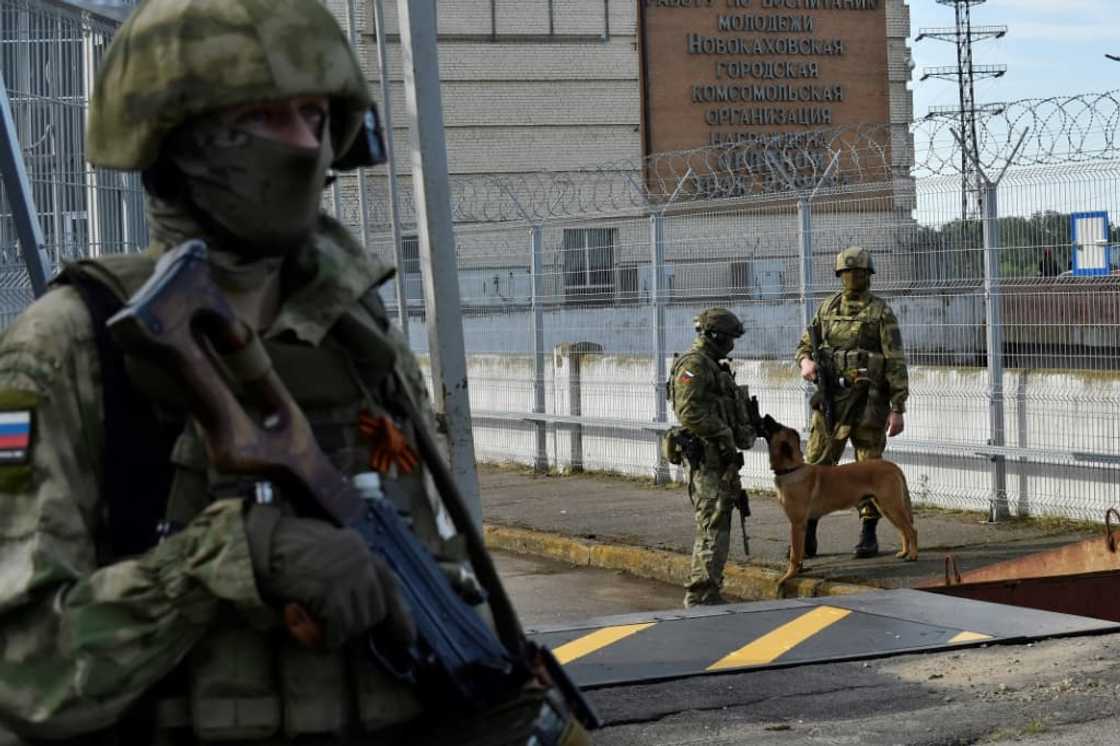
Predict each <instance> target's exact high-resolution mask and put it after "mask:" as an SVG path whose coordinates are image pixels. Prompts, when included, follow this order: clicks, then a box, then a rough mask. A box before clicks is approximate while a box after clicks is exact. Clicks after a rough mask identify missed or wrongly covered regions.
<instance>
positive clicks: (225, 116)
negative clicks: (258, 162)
mask: <svg viewBox="0 0 1120 746" xmlns="http://www.w3.org/2000/svg"><path fill="white" fill-rule="evenodd" d="M327 107H328V101H327V98H326V96H298V97H296V98H289V99H284V100H283V101H267V102H263V103H255V104H245V105H242V106H232V107H230V108H228V109H225V110H223V111H222V112H221V113H220V115H219V116H220V118H221V121H222V124H224V125H225V126H227V127H229V128H230V129H236V130H241V131H242V132H246V133H248V134H250V135H255V136H256V137H261V138H264V139H266V140H272V141H274V142H279V143H284V144H285V145H291V146H292V147H296V148H311V149H315V150H317V149H318V148H319V143H320V142H321V141H322V137H323V125H324V124H325V123H326V121H327Z"/></svg>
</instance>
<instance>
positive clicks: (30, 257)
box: [0, 74, 50, 298]
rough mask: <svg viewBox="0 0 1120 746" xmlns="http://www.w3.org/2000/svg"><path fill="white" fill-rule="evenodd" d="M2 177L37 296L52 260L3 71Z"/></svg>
mask: <svg viewBox="0 0 1120 746" xmlns="http://www.w3.org/2000/svg"><path fill="white" fill-rule="evenodd" d="M0 176H2V177H3V180H4V191H5V192H7V194H8V206H9V208H10V209H11V211H12V220H13V222H14V223H15V226H16V233H17V234H18V235H19V248H20V252H21V253H22V254H23V263H24V264H25V265H26V266H27V275H28V277H29V278H30V279H31V291H32V292H33V293H34V294H35V297H36V298H38V297H39V296H41V295H42V294H43V293H45V292H47V268H48V267H49V266H50V262H49V260H48V259H47V254H46V251H44V241H43V229H42V227H40V225H39V213H38V212H36V210H35V200H34V198H33V196H32V194H31V181H30V180H29V179H28V178H27V167H26V166H25V164H24V162H23V150H22V148H21V147H20V144H19V136H18V135H17V133H16V124H15V120H14V119H13V118H12V104H11V101H10V100H9V99H8V86H7V84H6V83H5V82H4V78H3V75H2V74H0Z"/></svg>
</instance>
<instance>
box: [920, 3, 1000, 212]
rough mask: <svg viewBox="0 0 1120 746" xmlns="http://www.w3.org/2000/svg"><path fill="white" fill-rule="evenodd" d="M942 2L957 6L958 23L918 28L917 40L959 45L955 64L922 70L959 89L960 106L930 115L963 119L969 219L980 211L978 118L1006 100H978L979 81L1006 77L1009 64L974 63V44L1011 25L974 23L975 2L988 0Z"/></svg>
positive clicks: (963, 202)
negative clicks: (953, 82)
mask: <svg viewBox="0 0 1120 746" xmlns="http://www.w3.org/2000/svg"><path fill="white" fill-rule="evenodd" d="M937 2H938V3H940V4H941V5H949V6H953V8H954V10H955V12H956V21H957V23H956V26H953V27H950V28H925V29H921V30H920V31H919V32H918V36H917V37H916V38H915V41H922V40H923V39H936V40H938V41H947V42H951V43H952V44H954V45H955V46H956V48H957V64H956V65H955V66H943V67H927V68H924V69H923V71H922V78H921V79H922V80H928V79H930V78H938V79H941V80H953V81H956V83H957V89H958V92H959V96H958V99H959V101H958V105H957V107H955V108H954V107H948V106H935V107H931V108H930V110H929V113H928V114H927V115H926V117H927V118H951V119H956V120H958V121H959V123H960V140H961V218H962V219H967V218H968V217H970V216H974V215H975V214H977V212H978V208H979V205H978V203H977V200H978V198H979V194H980V189H979V173H978V172H977V170H976V165H975V164H976V163H979V162H980V143H979V138H978V135H977V131H978V127H977V123H976V122H977V119H978V118H983V117H989V116H993V115H998V114H1001V113H1002V112H1003V110H1004V108H1005V107H1004V106H1003V104H977V103H976V81H977V80H985V79H995V78H1002V77H1003V76H1004V75H1005V74H1007V65H976V64H974V63H973V57H972V44H973V42H976V41H986V40H990V39H1002V38H1003V37H1004V36H1006V35H1007V26H973V25H972V6H974V5H980V4H982V3H984V2H987V0H937Z"/></svg>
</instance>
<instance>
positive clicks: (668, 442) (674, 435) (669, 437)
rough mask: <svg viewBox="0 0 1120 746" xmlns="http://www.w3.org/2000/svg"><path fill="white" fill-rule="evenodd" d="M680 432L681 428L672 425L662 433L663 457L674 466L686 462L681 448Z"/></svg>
mask: <svg viewBox="0 0 1120 746" xmlns="http://www.w3.org/2000/svg"><path fill="white" fill-rule="evenodd" d="M680 432H681V428H679V427H671V428H669V429H668V430H666V431H665V432H664V433H662V434H661V458H663V459H665V460H666V461H668V462H669V463H670V464H672V465H673V466H680V465H681V464H683V463H684V452H683V451H682V450H681V442H680Z"/></svg>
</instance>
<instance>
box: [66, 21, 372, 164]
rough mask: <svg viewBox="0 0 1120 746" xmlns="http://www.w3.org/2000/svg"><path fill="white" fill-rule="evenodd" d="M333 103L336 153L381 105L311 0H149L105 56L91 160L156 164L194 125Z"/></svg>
mask: <svg viewBox="0 0 1120 746" xmlns="http://www.w3.org/2000/svg"><path fill="white" fill-rule="evenodd" d="M297 96H327V97H328V98H329V99H330V102H331V112H330V114H331V116H330V120H331V137H332V140H333V145H334V152H335V153H336V154H344V153H346V152H347V150H348V149H349V147H350V145H351V144H352V143H353V141H354V139H355V136H356V135H357V133H358V130H359V126H360V125H361V123H362V117H363V116H364V115H365V113H366V111H368V109H369V107H370V104H371V99H370V96H369V90H368V87H367V83H366V80H365V77H364V76H363V74H362V69H361V66H360V65H359V64H358V59H357V57H356V56H355V55H354V51H353V49H352V48H351V47H350V44H349V42H348V41H347V39H346V36H345V35H344V34H343V32H342V29H341V28H339V26H338V22H337V21H335V19H334V16H332V15H331V13H330V11H328V10H327V9H326V7H325V6H324V5H323V4H322V3H319V2H313V1H311V0H147V1H146V2H144V3H142V4H141V5H140V6H139V7H137V8H136V10H134V11H133V12H132V15H131V16H129V18H128V20H127V21H125V23H124V25H123V26H121V28H120V29H119V30H118V31H117V33H116V35H115V37H114V38H113V42H112V44H110V46H109V49H108V51H107V52H106V53H105V59H104V61H103V62H102V64H101V68H100V70H99V72H98V75H97V82H96V83H95V86H94V93H93V97H92V100H91V102H90V109H89V124H88V130H87V157H88V158H89V160H90V162H91V163H94V164H95V165H98V166H103V167H106V168H116V169H137V170H141V169H145V168H148V167H149V166H151V165H153V164H154V163H155V161H156V159H157V157H158V155H159V152H160V147H161V145H162V143H163V140H164V138H165V137H167V135H168V134H170V133H171V132H172V130H174V129H175V128H177V127H178V126H179V125H181V124H183V123H184V122H185V121H187V120H188V119H189V118H190V117H193V116H195V115H197V114H202V113H204V112H207V111H213V110H216V109H222V108H226V107H229V106H239V105H242V104H250V103H259V102H265V101H278V100H282V99H287V98H294V97H297Z"/></svg>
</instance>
